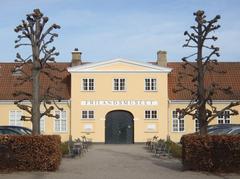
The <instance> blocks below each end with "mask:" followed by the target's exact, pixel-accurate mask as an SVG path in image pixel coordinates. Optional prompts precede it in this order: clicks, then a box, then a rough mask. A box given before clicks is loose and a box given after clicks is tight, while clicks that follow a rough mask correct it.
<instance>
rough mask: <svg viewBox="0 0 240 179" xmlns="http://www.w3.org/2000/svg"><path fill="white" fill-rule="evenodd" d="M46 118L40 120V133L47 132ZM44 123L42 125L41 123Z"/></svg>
mask: <svg viewBox="0 0 240 179" xmlns="http://www.w3.org/2000/svg"><path fill="white" fill-rule="evenodd" d="M45 117H46V116H43V117H41V118H40V133H44V132H45V129H46V128H45ZM41 122H42V123H41Z"/></svg>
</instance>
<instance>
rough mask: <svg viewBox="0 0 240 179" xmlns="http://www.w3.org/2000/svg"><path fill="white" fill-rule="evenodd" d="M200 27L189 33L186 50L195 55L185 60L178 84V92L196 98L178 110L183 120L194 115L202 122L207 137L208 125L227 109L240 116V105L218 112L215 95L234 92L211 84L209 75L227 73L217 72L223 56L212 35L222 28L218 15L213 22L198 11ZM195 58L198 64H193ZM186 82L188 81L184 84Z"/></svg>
mask: <svg viewBox="0 0 240 179" xmlns="http://www.w3.org/2000/svg"><path fill="white" fill-rule="evenodd" d="M194 16H195V21H196V25H194V26H191V29H192V32H188V31H185V33H184V35H185V36H187V39H186V44H184V45H183V47H189V48H193V49H195V52H194V53H193V54H191V55H189V56H187V57H184V58H182V61H183V62H184V63H183V65H182V67H183V70H182V71H181V72H180V73H179V78H178V82H177V85H176V88H175V90H174V92H180V91H185V92H188V93H189V94H191V96H192V99H191V101H190V103H189V104H188V106H187V107H186V108H184V109H177V111H178V112H179V114H180V118H181V117H184V116H186V115H191V116H192V117H193V119H198V120H199V125H200V135H206V134H207V125H208V124H209V123H210V122H211V121H212V120H213V119H214V118H216V117H217V116H220V115H224V111H225V110H229V111H230V114H229V115H237V114H238V111H237V110H235V109H233V107H235V106H237V105H239V104H240V102H239V101H234V102H231V103H230V104H228V105H227V106H225V107H224V108H222V109H217V107H216V106H214V104H213V96H214V95H215V94H216V93H219V92H222V93H224V94H226V95H232V94H233V92H232V89H231V87H229V86H226V87H224V86H221V84H219V83H217V82H215V81H212V82H210V83H209V82H207V81H206V76H207V75H208V74H212V73H218V74H224V73H226V72H224V71H221V70H219V69H217V68H216V67H217V66H218V61H217V59H216V58H217V57H219V48H218V47H216V46H214V45H212V44H211V42H212V41H216V40H217V37H216V36H214V35H212V34H213V33H214V31H215V30H217V29H218V28H220V25H218V24H217V23H218V20H219V19H220V15H217V16H216V17H214V18H213V19H211V20H207V19H206V16H205V13H204V11H202V10H198V11H197V12H195V13H194ZM191 59H193V60H194V61H191ZM186 79H189V80H187V81H191V82H192V84H193V85H191V84H189V85H186V83H185V82H186ZM184 81H185V82H184Z"/></svg>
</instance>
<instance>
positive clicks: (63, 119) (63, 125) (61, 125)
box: [54, 111, 67, 132]
mask: <svg viewBox="0 0 240 179" xmlns="http://www.w3.org/2000/svg"><path fill="white" fill-rule="evenodd" d="M55 114H56V115H59V118H58V119H55V125H54V126H55V132H66V131H67V116H66V111H55Z"/></svg>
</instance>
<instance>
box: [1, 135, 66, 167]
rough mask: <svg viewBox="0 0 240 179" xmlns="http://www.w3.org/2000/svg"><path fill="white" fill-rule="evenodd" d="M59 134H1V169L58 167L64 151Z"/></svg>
mask: <svg viewBox="0 0 240 179" xmlns="http://www.w3.org/2000/svg"><path fill="white" fill-rule="evenodd" d="M60 144H61V138H60V136H58V135H35V136H31V135H26V136H15V135H0V170H2V171H3V170H21V171H26V170H28V171H29V170H40V171H55V170H57V169H58V167H59V165H60V162H61V158H62V153H61V148H60Z"/></svg>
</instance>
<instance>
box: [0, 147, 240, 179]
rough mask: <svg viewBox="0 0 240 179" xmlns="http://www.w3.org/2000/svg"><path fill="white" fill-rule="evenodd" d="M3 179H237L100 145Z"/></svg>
mask: <svg viewBox="0 0 240 179" xmlns="http://www.w3.org/2000/svg"><path fill="white" fill-rule="evenodd" d="M0 178H3V179H16V178H17V179H45V178H48V179H75V178H76V179H77V178H82V179H161V178H162V179H181V178H182V179H206V178H210V179H215V178H216V179H217V178H224V179H228V178H229V179H230V178H231V179H235V178H236V179H239V178H240V176H239V175H237V174H222V175H220V174H219V175H213V174H209V173H203V172H191V171H182V166H181V162H180V161H178V160H176V159H168V158H160V159H158V158H155V157H154V156H153V155H152V153H149V152H148V151H147V150H146V149H145V148H144V145H140V144H134V145H100V144H96V145H93V146H92V147H91V149H90V150H89V152H87V154H86V155H85V156H83V157H81V158H75V159H63V161H62V164H61V166H60V169H59V170H58V171H57V172H14V173H10V174H0Z"/></svg>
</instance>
